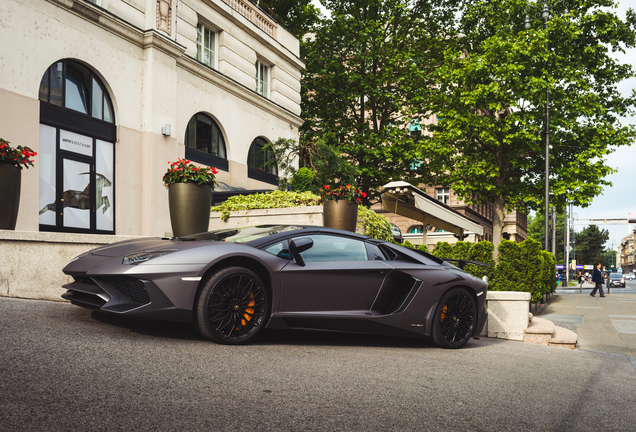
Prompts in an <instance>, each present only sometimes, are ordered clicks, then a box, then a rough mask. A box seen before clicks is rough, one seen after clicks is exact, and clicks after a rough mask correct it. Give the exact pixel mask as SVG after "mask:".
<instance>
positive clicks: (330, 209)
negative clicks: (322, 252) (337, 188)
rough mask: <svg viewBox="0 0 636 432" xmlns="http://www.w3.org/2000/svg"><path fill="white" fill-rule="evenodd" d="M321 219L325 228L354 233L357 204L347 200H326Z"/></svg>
mask: <svg viewBox="0 0 636 432" xmlns="http://www.w3.org/2000/svg"><path fill="white" fill-rule="evenodd" d="M323 217H324V226H326V227H329V228H336V229H341V230H346V231H352V232H355V231H356V222H357V220H358V204H357V203H355V202H349V201H347V200H327V201H325V203H324V213H323Z"/></svg>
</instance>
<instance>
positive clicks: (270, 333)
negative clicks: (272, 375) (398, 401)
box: [91, 311, 500, 349]
mask: <svg viewBox="0 0 636 432" xmlns="http://www.w3.org/2000/svg"><path fill="white" fill-rule="evenodd" d="M91 317H92V318H93V319H94V320H96V321H99V322H101V323H104V324H107V325H111V326H115V327H119V328H122V329H126V330H128V331H131V332H134V333H137V334H142V335H146V336H150V337H155V338H164V339H177V340H183V341H206V339H205V338H203V337H202V336H201V335H200V334H199V333H198V332H197V331H196V329H195V328H194V326H193V325H192V324H188V323H181V322H171V321H157V320H144V319H138V318H129V317H126V316H121V315H112V314H108V313H103V312H99V311H93V312H92V313H91ZM492 341H495V342H496V341H500V340H493V339H488V338H485V339H483V338H482V339H481V340H478V339H475V338H472V339H471V340H470V341H469V342H468V343H467V344H466V345H465V346H464V348H463V349H475V348H479V347H480V346H483V345H484V344H485V343H491V342H492ZM210 343H214V342H210ZM249 345H252V346H275V345H294V346H302V345H306V346H358V347H378V348H414V349H421V348H437V346H436V345H435V344H434V343H433V341H432V340H430V339H426V338H416V337H413V338H408V337H401V336H378V335H370V334H358V333H344V332H336V331H319V330H278V329H266V330H264V331H263V332H262V333H261V334H260V335H259V336H258V338H256V339H255V340H254V341H253V342H251V343H250V344H249Z"/></svg>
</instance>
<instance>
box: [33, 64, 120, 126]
mask: <svg viewBox="0 0 636 432" xmlns="http://www.w3.org/2000/svg"><path fill="white" fill-rule="evenodd" d="M39 98H40V100H41V101H43V102H48V103H50V104H52V105H56V106H59V107H65V108H69V109H72V110H74V111H78V112H81V113H82V114H87V115H89V116H91V117H93V118H96V119H99V120H103V121H105V122H107V123H115V116H114V115H113V105H112V103H111V101H110V97H109V96H108V93H107V92H106V90H105V89H104V86H103V84H102V83H101V81H100V79H99V78H98V77H97V76H96V75H95V74H94V73H93V72H92V71H91V70H90V69H88V68H87V67H86V66H84V65H82V64H80V63H78V62H74V61H72V60H63V61H59V62H56V63H53V64H52V65H51V66H50V67H49V68H48V69H47V70H46V72H45V73H44V76H42V81H40V97H39Z"/></svg>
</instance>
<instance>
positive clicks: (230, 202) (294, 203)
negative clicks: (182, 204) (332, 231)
mask: <svg viewBox="0 0 636 432" xmlns="http://www.w3.org/2000/svg"><path fill="white" fill-rule="evenodd" d="M316 205H320V196H318V195H315V194H313V193H311V192H285V191H280V190H277V191H272V192H268V193H258V194H251V195H234V196H232V197H230V198H228V199H227V200H226V201H225V202H223V203H222V204H221V205H218V206H215V207H212V211H220V212H221V220H224V221H226V220H227V219H228V218H229V217H230V212H231V211H238V210H253V209H269V208H287V207H305V206H316Z"/></svg>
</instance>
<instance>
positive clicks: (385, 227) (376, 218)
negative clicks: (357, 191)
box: [358, 205, 393, 241]
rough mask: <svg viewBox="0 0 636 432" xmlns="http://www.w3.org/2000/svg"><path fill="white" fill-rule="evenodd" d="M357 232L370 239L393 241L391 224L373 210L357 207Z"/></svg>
mask: <svg viewBox="0 0 636 432" xmlns="http://www.w3.org/2000/svg"><path fill="white" fill-rule="evenodd" d="M358 231H359V232H360V233H362V234H364V235H367V236H369V237H372V238H376V239H380V240H386V241H393V234H391V222H389V220H388V219H387V218H385V217H384V216H382V215H381V214H378V213H376V212H374V211H373V210H371V209H369V208H367V207H364V206H361V205H359V206H358Z"/></svg>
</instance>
